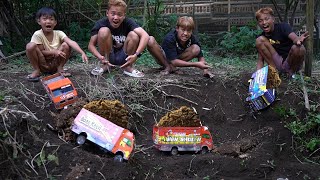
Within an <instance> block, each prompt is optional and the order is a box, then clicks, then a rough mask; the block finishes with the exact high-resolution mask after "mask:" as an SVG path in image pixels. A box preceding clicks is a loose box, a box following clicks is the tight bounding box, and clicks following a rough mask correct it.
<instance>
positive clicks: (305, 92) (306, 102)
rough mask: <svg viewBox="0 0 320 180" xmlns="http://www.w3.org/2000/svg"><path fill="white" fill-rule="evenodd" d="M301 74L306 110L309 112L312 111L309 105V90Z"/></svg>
mask: <svg viewBox="0 0 320 180" xmlns="http://www.w3.org/2000/svg"><path fill="white" fill-rule="evenodd" d="M299 74H300V79H301V83H302V88H303V96H304V104H305V107H306V109H307V110H308V111H310V104H309V98H308V92H307V88H306V86H305V82H304V80H303V76H302V72H301V71H299Z"/></svg>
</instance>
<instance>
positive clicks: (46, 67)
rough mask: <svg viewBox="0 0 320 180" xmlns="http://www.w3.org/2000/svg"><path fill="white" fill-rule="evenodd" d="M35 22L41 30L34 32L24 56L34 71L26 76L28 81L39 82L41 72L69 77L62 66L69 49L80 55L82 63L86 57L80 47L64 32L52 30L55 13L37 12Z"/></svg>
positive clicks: (51, 10)
mask: <svg viewBox="0 0 320 180" xmlns="http://www.w3.org/2000/svg"><path fill="white" fill-rule="evenodd" d="M36 20H37V22H38V24H39V25H40V26H41V29H40V30H38V31H36V32H35V33H34V34H33V36H32V38H31V41H30V42H29V43H28V44H27V46H26V54H27V57H28V59H29V60H30V63H31V65H32V67H33V68H34V71H33V72H32V73H31V74H29V75H28V76H27V80H29V81H39V79H40V75H41V72H48V73H56V72H59V73H61V74H62V75H64V76H70V75H71V74H70V73H67V72H65V71H64V70H63V66H64V65H65V63H66V62H67V60H68V59H69V57H70V52H71V48H73V49H74V50H76V51H77V52H79V53H80V54H81V57H82V60H83V61H84V62H87V61H88V57H87V56H86V54H85V52H84V51H83V50H82V49H81V48H80V46H79V45H78V44H77V43H76V42H75V41H73V40H71V39H70V38H69V37H68V36H67V35H66V34H65V33H64V32H62V31H59V30H53V29H54V27H55V26H56V25H57V14H56V12H55V11H54V10H53V9H51V8H48V7H43V8H41V9H39V10H38V12H37V14H36Z"/></svg>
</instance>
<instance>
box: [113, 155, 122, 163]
mask: <svg viewBox="0 0 320 180" xmlns="http://www.w3.org/2000/svg"><path fill="white" fill-rule="evenodd" d="M113 160H114V161H115V162H120V163H121V162H123V156H122V155H120V154H117V155H115V156H114V159H113Z"/></svg>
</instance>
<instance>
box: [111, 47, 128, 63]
mask: <svg viewBox="0 0 320 180" xmlns="http://www.w3.org/2000/svg"><path fill="white" fill-rule="evenodd" d="M127 57H128V55H127V54H126V53H125V52H124V50H123V48H121V49H115V48H113V49H112V51H111V53H110V59H109V61H110V63H111V64H113V65H117V66H121V65H123V64H125V63H126V62H127V61H126V58H127Z"/></svg>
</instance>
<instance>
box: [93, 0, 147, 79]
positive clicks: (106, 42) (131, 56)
mask: <svg viewBox="0 0 320 180" xmlns="http://www.w3.org/2000/svg"><path fill="white" fill-rule="evenodd" d="M126 8H127V4H126V3H125V2H124V1H123V0H109V2H108V9H107V12H106V16H107V18H103V19H100V20H99V21H97V22H96V24H95V25H94V27H93V28H92V30H91V38H90V42H89V45H88V49H89V50H90V52H91V53H92V54H93V55H94V56H96V57H97V58H98V59H99V60H100V61H101V63H102V67H101V68H95V69H94V70H92V71H91V73H92V74H94V75H98V74H102V73H103V72H105V71H107V70H109V68H110V67H112V66H120V68H122V69H123V70H124V71H123V72H124V74H126V75H129V76H132V77H143V76H144V74H143V73H142V72H140V71H138V70H136V69H133V64H134V63H135V61H136V60H137V59H138V57H139V56H140V55H141V53H142V51H143V50H144V49H145V47H146V46H147V43H148V40H149V35H148V33H147V32H146V31H145V30H144V29H142V28H141V27H140V26H139V25H138V24H137V23H136V22H134V21H133V20H132V19H130V18H126V16H125V15H126ZM96 45H98V47H99V51H98V50H97V48H96Z"/></svg>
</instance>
